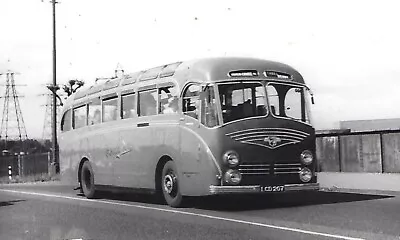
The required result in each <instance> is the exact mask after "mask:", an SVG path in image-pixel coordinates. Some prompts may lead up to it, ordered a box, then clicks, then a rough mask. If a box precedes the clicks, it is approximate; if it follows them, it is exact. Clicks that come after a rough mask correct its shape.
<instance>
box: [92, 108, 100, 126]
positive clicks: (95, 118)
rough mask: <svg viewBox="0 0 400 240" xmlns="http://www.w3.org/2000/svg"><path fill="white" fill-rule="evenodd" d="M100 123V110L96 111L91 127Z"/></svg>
mask: <svg viewBox="0 0 400 240" xmlns="http://www.w3.org/2000/svg"><path fill="white" fill-rule="evenodd" d="M100 121H101V113H100V110H99V109H96V110H95V111H94V114H93V118H92V121H91V123H90V125H94V124H97V123H100Z"/></svg>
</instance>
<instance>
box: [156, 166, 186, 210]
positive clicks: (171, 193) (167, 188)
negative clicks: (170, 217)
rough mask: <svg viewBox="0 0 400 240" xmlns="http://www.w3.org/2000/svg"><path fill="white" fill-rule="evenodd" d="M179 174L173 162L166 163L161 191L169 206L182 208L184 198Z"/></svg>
mask: <svg viewBox="0 0 400 240" xmlns="http://www.w3.org/2000/svg"><path fill="white" fill-rule="evenodd" d="M179 187H180V186H179V180H178V172H177V170H176V166H175V164H174V162H173V161H168V162H166V163H165V165H164V167H163V170H162V174H161V190H162V193H163V197H164V199H165V201H166V202H167V204H168V205H169V206H171V207H181V206H182V205H183V200H184V197H183V196H182V194H181V191H180V188H179Z"/></svg>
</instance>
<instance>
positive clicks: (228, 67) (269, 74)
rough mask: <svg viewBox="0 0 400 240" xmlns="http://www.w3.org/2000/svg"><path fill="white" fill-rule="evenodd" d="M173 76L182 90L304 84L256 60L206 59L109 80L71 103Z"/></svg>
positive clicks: (286, 69) (286, 70)
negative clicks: (220, 84)
mask: <svg viewBox="0 0 400 240" xmlns="http://www.w3.org/2000/svg"><path fill="white" fill-rule="evenodd" d="M171 76H173V79H174V80H175V81H176V82H177V83H178V85H179V86H178V87H179V88H181V87H183V86H184V85H185V84H186V82H188V81H189V80H194V81H200V82H205V83H209V82H216V81H224V80H225V81H232V80H239V79H246V80H251V79H265V80H267V79H269V80H276V81H285V82H294V83H300V84H304V80H303V77H302V76H301V75H300V73H299V72H297V71H296V70H295V69H294V68H292V67H290V66H288V65H286V64H283V63H279V62H273V61H268V60H262V59H254V58H238V57H220V58H203V59H196V60H191V61H186V62H176V63H172V64H167V65H162V66H159V67H155V68H151V69H147V70H144V71H139V72H134V73H131V74H127V75H124V76H123V77H121V78H110V79H109V80H107V81H105V82H102V83H98V84H95V85H93V86H91V87H89V88H86V89H81V90H79V91H78V92H77V93H75V94H74V95H73V96H71V97H70V99H69V100H70V101H71V100H72V99H74V100H76V99H80V98H83V97H85V96H88V95H92V94H95V93H99V92H101V91H105V90H109V89H112V88H116V87H118V86H124V85H129V84H133V83H135V82H142V81H149V84H150V85H152V84H155V83H157V82H158V81H161V79H165V78H167V77H171ZM68 102H69V101H68Z"/></svg>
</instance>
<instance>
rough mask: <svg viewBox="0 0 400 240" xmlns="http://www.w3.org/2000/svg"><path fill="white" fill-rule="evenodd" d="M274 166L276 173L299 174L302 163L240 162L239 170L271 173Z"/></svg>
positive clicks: (250, 173)
mask: <svg viewBox="0 0 400 240" xmlns="http://www.w3.org/2000/svg"><path fill="white" fill-rule="evenodd" d="M272 166H273V173H274V174H293V173H297V174H298V173H299V172H300V170H301V164H300V163H275V164H273V165H271V164H265V163H249V164H240V165H239V169H238V170H239V172H240V173H241V174H242V175H268V174H270V173H271V168H272Z"/></svg>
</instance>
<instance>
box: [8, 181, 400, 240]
mask: <svg viewBox="0 0 400 240" xmlns="http://www.w3.org/2000/svg"><path fill="white" fill-rule="evenodd" d="M0 239H1V240H8V239H10V240H13V239H207V240H211V239H230V240H232V239H348V240H355V239H400V194H396V193H394V194H392V195H386V194H385V195H382V194H379V195H378V194H356V193H338V192H308V193H296V194H278V195H267V196H266V195H255V196H252V197H248V196H247V197H232V196H226V197H202V198H195V199H191V201H190V202H189V204H188V206H187V207H186V208H179V209H176V208H170V207H169V206H166V205H164V204H162V203H159V202H157V201H156V200H155V199H154V197H152V196H150V195H137V194H115V193H103V194H101V195H100V197H99V198H98V199H94V200H88V199H86V198H84V197H83V196H81V195H80V194H79V191H77V190H75V191H74V190H73V186H66V185H62V184H60V183H57V182H52V183H39V184H10V185H0Z"/></svg>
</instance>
